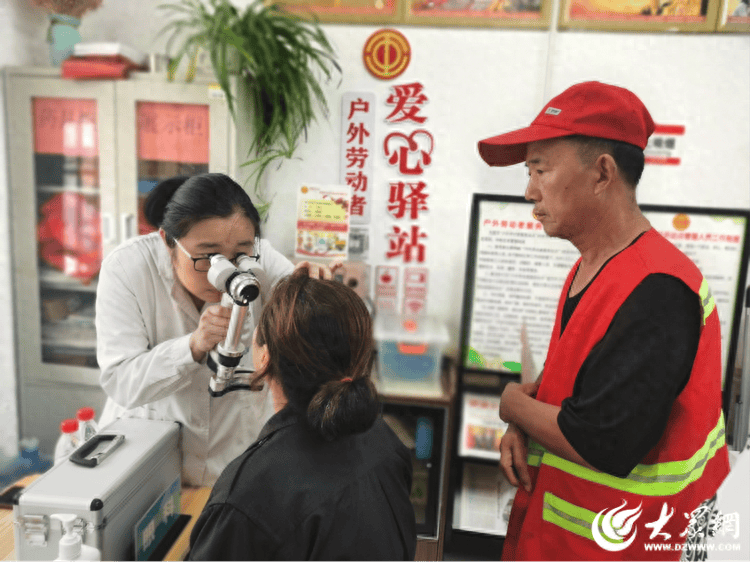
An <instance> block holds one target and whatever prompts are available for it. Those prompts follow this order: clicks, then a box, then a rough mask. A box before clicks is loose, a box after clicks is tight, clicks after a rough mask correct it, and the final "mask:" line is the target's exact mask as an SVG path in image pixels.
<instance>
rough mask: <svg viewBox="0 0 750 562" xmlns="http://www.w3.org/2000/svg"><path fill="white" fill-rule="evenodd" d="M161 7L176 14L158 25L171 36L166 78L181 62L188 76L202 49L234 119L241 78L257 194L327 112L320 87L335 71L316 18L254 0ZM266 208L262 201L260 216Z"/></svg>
mask: <svg viewBox="0 0 750 562" xmlns="http://www.w3.org/2000/svg"><path fill="white" fill-rule="evenodd" d="M160 9H163V10H167V11H170V12H173V13H174V14H175V16H176V17H175V18H174V19H172V20H171V21H170V22H169V23H168V24H167V25H166V26H165V27H164V28H163V30H162V32H163V33H168V34H169V39H168V42H167V50H168V54H170V55H171V59H170V63H169V75H170V77H174V75H175V73H176V71H177V68H178V66H179V64H180V62H181V61H182V60H183V59H187V60H188V71H187V79H188V80H189V79H191V78H192V76H194V74H195V69H196V61H197V59H198V56H199V53H200V51H201V50H204V51H205V52H207V53H208V56H209V58H210V60H211V66H212V67H213V70H214V73H215V74H216V78H217V80H218V82H219V84H220V86H221V88H222V90H223V91H224V93H225V95H226V98H227V102H228V105H229V109H230V111H231V112H232V115H233V116H234V118H235V122H237V117H238V115H237V107H238V104H237V103H236V101H237V100H235V98H234V93H233V91H232V88H231V80H230V77H231V76H232V75H233V74H236V75H237V76H238V77H239V82H240V84H239V86H240V87H243V88H244V91H245V92H246V93H247V95H248V96H249V106H248V109H249V115H248V117H249V123H250V127H251V130H250V135H251V144H250V152H249V153H248V158H249V159H248V161H246V162H245V163H243V164H242V166H254V168H253V170H252V172H251V175H250V177H251V178H254V188H255V192H256V195H258V196H259V193H258V190H259V186H260V180H261V177H262V175H263V172H264V171H265V170H266V169H267V167H268V166H269V165H270V164H271V163H272V162H274V161H275V160H277V159H279V158H291V157H292V156H293V155H294V152H295V151H296V149H297V146H298V142H299V139H300V137H301V136H302V134H303V133H305V132H306V130H307V127H308V126H309V125H310V124H311V123H312V122H313V121H314V120H315V119H316V118H317V115H318V113H319V112H320V113H322V114H323V115H327V113H328V104H327V102H326V98H325V94H324V92H323V87H322V85H323V83H324V82H327V81H329V80H330V79H331V78H332V77H333V76H334V74H336V73H338V74H340V73H341V67H340V66H339V65H338V63H337V62H336V59H335V55H334V52H333V48H332V47H331V44H330V43H329V41H328V39H327V38H326V36H325V33H324V32H323V30H322V29H321V28H320V26H319V25H318V23H317V22H316V21H308V20H306V19H303V18H301V17H300V16H297V15H295V14H291V13H289V12H287V11H285V10H284V9H283V8H282V7H281V6H279V5H277V4H276V3H275V2H273V1H263V0H255V1H253V2H252V3H250V4H248V5H247V7H245V9H244V10H241V9H238V8H237V7H236V6H234V5H233V4H232V2H230V0H206V1H201V0H176V1H175V2H172V3H169V4H162V5H161V6H160ZM175 43H176V44H177V48H176V51H175V53H174V54H173V55H172V54H171V52H170V51H171V50H172V46H173V45H174V44H175ZM268 205H269V204H268V203H264V204H262V205H261V207H262V214H265V212H266V211H267V209H268Z"/></svg>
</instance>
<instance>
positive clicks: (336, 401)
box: [255, 271, 380, 441]
mask: <svg viewBox="0 0 750 562" xmlns="http://www.w3.org/2000/svg"><path fill="white" fill-rule="evenodd" d="M255 337H256V343H257V344H258V345H260V346H263V345H266V346H267V348H268V356H269V361H268V364H267V366H266V368H265V369H263V370H262V371H263V372H260V371H258V372H257V373H256V374H257V377H258V378H257V380H260V379H261V378H263V377H266V376H268V377H271V378H273V379H274V380H275V381H276V382H277V383H280V384H281V387H282V388H283V390H284V394H285V395H286V398H287V406H286V407H287V408H291V409H292V411H293V412H295V413H296V414H297V415H299V416H300V417H301V418H302V419H305V420H306V421H307V425H308V426H309V427H310V428H311V429H312V430H313V431H314V432H315V433H317V434H318V435H320V436H321V437H322V438H323V439H325V440H326V441H333V440H335V439H339V438H342V437H345V436H347V435H351V434H354V433H361V432H363V431H366V430H368V429H369V428H370V427H371V426H372V424H373V423H375V420H376V419H377V417H378V414H379V412H380V402H379V400H378V395H377V392H376V390H375V387H374V385H373V383H372V381H371V380H370V371H371V369H372V363H373V357H374V348H373V339H372V319H371V317H370V314H369V312H368V311H367V308H366V307H365V304H364V302H362V299H361V298H360V297H359V296H358V295H357V294H356V293H355V292H354V291H353V290H352V289H350V288H349V287H346V286H345V285H343V284H342V283H339V282H336V281H326V280H322V279H311V278H310V277H308V275H307V273H306V272H305V271H295V272H294V273H293V274H292V275H290V276H288V277H286V278H285V279H283V280H282V281H280V282H279V284H278V285H277V286H276V288H275V289H274V291H273V294H272V295H271V298H270V299H269V301H268V302H267V303H266V304H265V306H264V307H263V312H261V315H260V319H259V320H258V326H257V331H256V334H255Z"/></svg>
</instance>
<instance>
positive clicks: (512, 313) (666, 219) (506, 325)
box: [461, 194, 750, 409]
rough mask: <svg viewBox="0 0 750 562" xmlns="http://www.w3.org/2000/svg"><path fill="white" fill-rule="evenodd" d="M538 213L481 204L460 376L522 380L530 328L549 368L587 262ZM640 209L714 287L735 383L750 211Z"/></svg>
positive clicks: (522, 204) (475, 220)
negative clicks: (568, 293)
mask: <svg viewBox="0 0 750 562" xmlns="http://www.w3.org/2000/svg"><path fill="white" fill-rule="evenodd" d="M533 207H534V205H533V203H530V202H528V201H526V200H525V199H523V198H522V197H513V196H503V195H485V194H475V195H474V200H473V203H472V209H471V222H470V232H469V246H468V252H467V256H468V259H467V264H466V284H465V289H464V291H465V292H464V305H463V318H462V326H461V351H462V355H461V371H462V372H480V373H481V372H497V373H501V374H507V375H513V374H515V373H519V372H520V371H521V364H522V356H523V352H522V346H521V330H522V327H524V326H525V329H526V338H527V341H528V347H529V348H530V352H531V353H530V358H531V360H533V363H534V364H535V365H537V366H538V367H541V366H542V365H543V364H544V360H545V358H546V354H547V346H548V344H549V340H550V336H551V333H552V329H553V326H554V321H555V312H556V309H557V303H558V300H559V298H560V291H561V290H562V286H563V284H564V282H565V279H566V277H567V275H568V273H569V271H570V268H571V267H572V266H573V265H574V264H575V262H576V261H577V260H578V258H579V253H578V251H577V250H576V248H575V247H574V246H573V245H572V244H571V243H570V242H568V241H566V240H561V239H558V238H551V237H549V236H547V235H546V234H545V232H544V230H543V229H542V225H541V224H540V223H539V222H537V221H536V220H534V218H533V217H532V215H531V213H532V210H533ZM641 210H642V211H643V213H644V215H645V216H646V217H647V218H648V219H649V221H650V222H651V225H652V226H653V227H654V228H655V229H656V230H658V231H659V232H660V233H661V234H662V235H663V236H664V237H666V238H667V239H668V240H669V241H670V242H672V243H673V244H674V245H675V246H676V247H677V248H679V249H680V250H681V251H682V252H683V253H685V254H686V255H687V256H688V257H689V258H690V259H692V260H693V262H695V264H696V265H697V266H698V267H699V268H700V270H701V272H702V273H703V275H704V276H705V278H706V280H707V281H708V283H709V285H710V287H711V291H712V293H713V295H714V300H715V301H716V307H717V309H718V311H719V319H720V323H721V334H722V368H723V373H724V378H725V382H726V381H731V378H732V377H731V369H732V366H733V365H734V357H735V354H736V348H737V339H738V332H739V323H740V318H741V315H740V313H741V309H742V298H743V294H744V287H745V283H746V279H747V264H748V247H749V246H750V240H749V236H748V229H749V228H750V212H749V211H747V210H738V209H698V208H689V207H672V206H669V207H667V206H654V205H641ZM526 360H527V361H528V360H529V354H528V353H527V354H526ZM725 390H726V388H725ZM726 395H727V393H726V392H725V396H726ZM725 409H726V408H725Z"/></svg>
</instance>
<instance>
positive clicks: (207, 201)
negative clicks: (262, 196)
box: [143, 173, 260, 247]
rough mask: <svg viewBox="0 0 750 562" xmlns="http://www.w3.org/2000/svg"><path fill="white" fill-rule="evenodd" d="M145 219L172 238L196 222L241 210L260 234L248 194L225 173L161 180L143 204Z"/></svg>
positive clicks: (257, 217)
mask: <svg viewBox="0 0 750 562" xmlns="http://www.w3.org/2000/svg"><path fill="white" fill-rule="evenodd" d="M143 210H144V214H145V215H146V220H148V222H149V223H151V224H152V225H153V226H155V227H157V228H161V229H162V230H164V232H165V233H166V235H167V243H168V244H169V246H170V247H174V241H175V239H177V240H179V239H180V238H182V237H183V236H185V235H186V234H187V233H188V232H189V231H190V229H191V228H192V227H193V226H194V225H195V224H196V223H198V222H200V221H202V220H204V219H208V218H213V217H228V216H231V215H232V214H234V213H235V212H237V211H240V212H242V213H243V214H244V215H245V216H246V217H247V218H248V219H250V222H251V223H253V226H254V227H255V235H256V236H258V237H260V215H259V214H258V210H257V209H256V208H255V205H253V202H252V201H251V200H250V196H249V195H248V194H247V193H246V192H245V190H244V189H242V187H240V185H239V184H238V183H237V182H236V181H234V180H233V179H232V178H230V177H229V176H227V175H225V174H216V173H210V174H200V175H197V176H175V177H172V178H169V179H165V180H162V181H161V182H159V183H158V184H157V185H156V187H154V188H153V189H152V190H151V192H150V193H149V194H148V198H147V199H146V202H145V205H144V208H143Z"/></svg>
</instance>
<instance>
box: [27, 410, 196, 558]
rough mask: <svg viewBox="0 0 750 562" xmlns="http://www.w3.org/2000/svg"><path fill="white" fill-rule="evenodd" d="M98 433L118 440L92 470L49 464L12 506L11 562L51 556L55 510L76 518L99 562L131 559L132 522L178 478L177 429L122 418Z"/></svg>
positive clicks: (172, 425) (55, 543)
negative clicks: (116, 437)
mask: <svg viewBox="0 0 750 562" xmlns="http://www.w3.org/2000/svg"><path fill="white" fill-rule="evenodd" d="M99 435H104V436H111V435H122V436H123V437H124V439H121V440H120V439H111V440H112V442H113V443H114V442H117V441H120V442H119V443H118V444H117V446H116V448H113V449H112V450H111V453H110V454H108V455H104V457H105V458H102V455H99V457H100V458H99V459H98V462H96V463H95V465H94V466H91V467H87V466H81V465H78V464H75V463H74V462H73V461H72V460H71V459H70V458H68V459H66V460H65V461H63V462H62V463H60V464H58V465H55V466H54V467H52V468H51V469H50V470H49V471H47V472H45V473H44V474H43V475H41V476H40V477H39V478H37V479H36V480H35V481H34V482H32V483H31V484H30V485H29V486H28V487H27V488H26V489H25V490H24V491H23V492H22V493H21V495H20V496H19V497H18V501H17V505H15V506H14V507H13V524H14V531H13V533H14V539H15V555H16V558H17V559H18V560H54V559H55V558H57V555H58V543H59V541H60V538H61V535H62V529H61V525H60V523H59V522H57V521H55V520H50V515H52V514H55V513H72V514H74V515H76V516H77V517H78V520H77V521H76V529H77V530H81V531H82V534H83V543H84V544H87V545H89V546H93V547H95V548H98V549H99V551H100V552H101V559H102V560H133V557H134V552H135V550H134V528H135V526H136V524H137V523H138V521H139V520H140V519H141V517H143V515H144V514H145V513H146V511H147V510H148V509H149V507H150V506H151V505H152V504H153V503H154V502H155V501H156V500H157V499H158V498H159V497H160V496H161V494H162V493H163V492H164V491H165V490H167V489H168V488H169V486H170V485H171V484H172V483H173V482H174V481H175V479H177V478H178V477H179V476H180V471H181V466H182V463H181V454H180V442H179V441H180V426H179V424H178V423H177V422H169V421H155V420H143V419H136V418H123V419H119V420H116V421H114V422H112V423H111V424H110V425H108V426H106V427H105V428H103V429H102V430H101V431H100V432H99ZM84 448H86V445H84V446H82V447H81V448H79V451H82V450H83V449H84ZM96 456H97V455H96V454H94V455H93V457H96Z"/></svg>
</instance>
